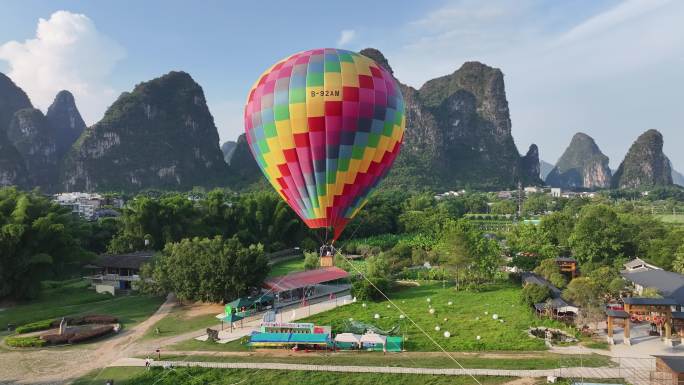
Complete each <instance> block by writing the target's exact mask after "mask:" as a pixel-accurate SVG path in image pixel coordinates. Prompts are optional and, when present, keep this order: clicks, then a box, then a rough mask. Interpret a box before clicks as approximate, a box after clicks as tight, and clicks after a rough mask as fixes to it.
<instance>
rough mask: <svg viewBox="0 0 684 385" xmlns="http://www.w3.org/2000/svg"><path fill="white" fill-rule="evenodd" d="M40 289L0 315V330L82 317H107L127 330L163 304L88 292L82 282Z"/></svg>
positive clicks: (151, 299)
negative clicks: (31, 323) (35, 297)
mask: <svg viewBox="0 0 684 385" xmlns="http://www.w3.org/2000/svg"><path fill="white" fill-rule="evenodd" d="M55 286H56V287H53V288H48V289H44V290H43V292H42V293H41V295H40V297H39V298H37V299H35V300H32V301H29V302H26V303H21V304H18V305H16V306H12V307H8V308H5V310H3V311H0V328H2V329H4V328H5V327H6V325H7V324H10V323H11V324H15V325H23V324H26V323H29V322H35V321H40V320H44V319H49V318H58V317H63V316H76V315H83V314H109V315H113V316H116V317H118V318H119V320H120V321H121V322H122V323H123V324H124V325H125V326H130V325H133V324H136V323H138V322H141V321H143V320H145V319H147V318H148V317H149V316H150V315H151V314H152V313H154V312H155V311H156V310H157V308H159V305H161V304H162V303H163V302H164V299H163V298H161V297H151V296H144V295H122V296H116V297H112V296H111V295H109V294H98V293H95V291H93V290H90V289H88V283H87V282H85V281H82V280H72V281H67V282H65V283H64V284H57V285H55Z"/></svg>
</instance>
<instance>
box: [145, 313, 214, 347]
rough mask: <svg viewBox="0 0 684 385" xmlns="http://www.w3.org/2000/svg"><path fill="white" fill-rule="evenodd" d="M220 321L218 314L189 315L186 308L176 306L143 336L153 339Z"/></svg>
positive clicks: (202, 327) (197, 328)
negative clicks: (217, 317)
mask: <svg viewBox="0 0 684 385" xmlns="http://www.w3.org/2000/svg"><path fill="white" fill-rule="evenodd" d="M220 323H221V321H220V320H218V319H216V314H203V315H197V316H193V317H188V316H187V315H186V312H185V311H184V309H183V308H182V307H180V308H175V309H174V310H173V311H172V312H171V313H169V314H168V315H166V316H165V317H164V318H162V319H161V320H159V321H157V323H156V324H154V326H152V327H151V328H149V329H148V330H147V332H145V336H144V337H143V338H146V339H152V338H162V337H170V336H175V335H178V334H183V333H186V332H191V331H194V330H199V329H204V328H208V327H211V326H216V325H218V324H220ZM157 329H159V333H157V332H156V330H157Z"/></svg>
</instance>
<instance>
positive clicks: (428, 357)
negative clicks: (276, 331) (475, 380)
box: [140, 341, 614, 370]
mask: <svg viewBox="0 0 684 385" xmlns="http://www.w3.org/2000/svg"><path fill="white" fill-rule="evenodd" d="M197 342H200V341H197ZM214 345H222V344H214ZM233 348H235V346H233ZM236 350H239V348H237V349H236ZM243 350H245V349H244V348H243ZM452 357H453V358H455V359H456V360H457V361H458V362H459V363H460V364H461V365H463V367H465V368H476V369H502V370H503V369H511V370H513V369H521V370H524V369H528V370H541V369H556V368H559V367H579V366H584V367H602V366H614V363H613V362H612V361H611V360H610V357H608V356H603V355H599V354H585V355H582V356H580V355H565V354H564V355H560V354H551V353H536V354H521V353H519V352H516V353H502V354H497V355H496V356H495V357H487V356H486V355H480V354H464V353H452ZM140 358H143V356H141V357H140ZM162 359H163V360H165V361H189V362H270V363H279V364H304V365H340V366H345V365H352V366H389V367H404V368H451V369H455V368H459V366H458V364H456V363H455V362H454V361H453V360H452V359H451V358H449V357H447V356H446V355H445V354H436V353H416V352H414V353H394V354H386V355H385V354H382V353H381V352H341V353H334V354H327V355H326V354H319V355H314V354H311V353H309V354H306V353H299V354H296V353H293V354H289V355H282V354H278V355H272V354H268V353H264V354H260V353H252V354H248V355H210V354H207V355H202V354H191V355H174V354H168V353H167V354H164V355H163V356H162Z"/></svg>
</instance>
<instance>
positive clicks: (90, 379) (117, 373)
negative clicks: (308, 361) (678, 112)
mask: <svg viewBox="0 0 684 385" xmlns="http://www.w3.org/2000/svg"><path fill="white" fill-rule="evenodd" d="M128 369H129V368H106V369H104V370H103V371H102V372H101V373H100V372H94V373H92V374H89V375H87V376H86V377H83V378H81V379H79V380H77V381H76V382H74V384H75V385H95V384H97V385H100V384H102V383H103V379H110V378H111V379H115V383H116V384H117V385H130V384H136V385H137V384H139V385H152V384H156V385H179V384H212V385H222V384H223V385H229V384H236V383H239V384H241V385H261V384H269V385H291V384H297V385H332V384H334V385H361V384H364V385H365V384H380V383H385V384H389V383H391V384H393V385H423V384H428V385H447V384H448V385H466V384H467V385H470V384H472V383H473V379H472V378H471V377H468V376H437V375H424V374H421V375H415V374H380V373H334V372H311V371H294V370H293V371H287V370H246V369H204V368H178V369H173V370H171V371H169V370H165V369H161V368H153V369H152V370H149V371H148V370H144V369H142V370H140V369H141V368H133V370H128ZM98 373H99V375H98ZM95 376H97V378H95ZM478 380H479V381H480V383H481V384H482V385H498V384H503V383H505V382H508V381H511V380H512V378H510V377H493V376H491V377H490V376H487V377H485V376H481V377H478Z"/></svg>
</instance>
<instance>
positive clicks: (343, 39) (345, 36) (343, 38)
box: [337, 29, 358, 47]
mask: <svg viewBox="0 0 684 385" xmlns="http://www.w3.org/2000/svg"><path fill="white" fill-rule="evenodd" d="M357 36H358V34H357V33H356V31H355V30H353V29H344V30H342V32H340V37H339V38H338V39H337V47H346V46H347V45H348V44H349V43H351V42H352V41H354V40H356V38H357Z"/></svg>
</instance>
